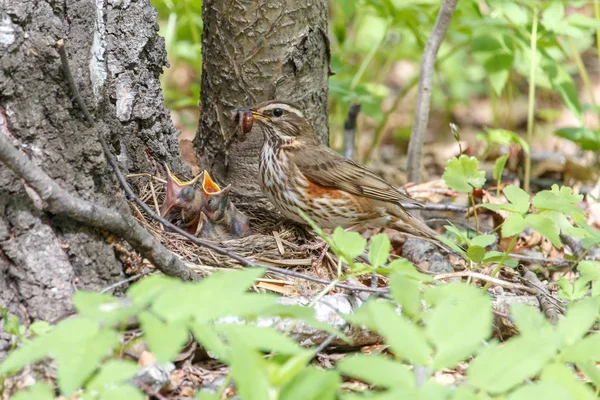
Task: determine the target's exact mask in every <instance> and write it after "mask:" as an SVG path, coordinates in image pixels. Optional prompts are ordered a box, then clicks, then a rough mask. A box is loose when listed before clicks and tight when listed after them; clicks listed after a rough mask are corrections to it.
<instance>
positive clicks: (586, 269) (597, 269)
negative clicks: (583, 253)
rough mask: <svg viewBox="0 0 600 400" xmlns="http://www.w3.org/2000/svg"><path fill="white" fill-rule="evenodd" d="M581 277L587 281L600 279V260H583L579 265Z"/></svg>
mask: <svg viewBox="0 0 600 400" xmlns="http://www.w3.org/2000/svg"><path fill="white" fill-rule="evenodd" d="M577 270H578V271H579V273H580V274H581V279H584V280H585V281H587V282H590V281H597V280H600V262H599V261H590V260H583V261H580V262H579V264H578V265H577Z"/></svg>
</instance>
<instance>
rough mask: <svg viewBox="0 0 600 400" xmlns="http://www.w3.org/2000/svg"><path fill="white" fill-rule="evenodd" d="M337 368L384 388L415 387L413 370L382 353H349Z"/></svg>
mask: <svg viewBox="0 0 600 400" xmlns="http://www.w3.org/2000/svg"><path fill="white" fill-rule="evenodd" d="M336 368H337V370H338V371H340V373H342V374H343V375H346V376H349V377H352V378H356V379H360V380H361V381H363V382H367V383H368V384H370V385H375V386H379V387H382V388H395V387H408V388H412V387H415V377H414V374H413V372H412V371H410V370H409V369H408V368H407V367H406V366H405V365H402V364H401V363H400V362H398V361H396V360H394V359H393V358H390V357H386V356H382V355H377V354H370V355H366V354H355V355H352V356H350V355H349V356H346V357H344V358H343V359H342V360H340V361H338V362H337V364H336Z"/></svg>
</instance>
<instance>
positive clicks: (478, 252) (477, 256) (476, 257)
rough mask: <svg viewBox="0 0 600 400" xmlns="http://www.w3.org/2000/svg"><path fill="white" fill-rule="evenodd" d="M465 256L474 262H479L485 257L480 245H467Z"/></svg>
mask: <svg viewBox="0 0 600 400" xmlns="http://www.w3.org/2000/svg"><path fill="white" fill-rule="evenodd" d="M467 257H469V260H471V261H473V262H475V263H480V262H481V261H483V259H484V258H485V249H484V248H483V247H481V246H469V248H468V249H467Z"/></svg>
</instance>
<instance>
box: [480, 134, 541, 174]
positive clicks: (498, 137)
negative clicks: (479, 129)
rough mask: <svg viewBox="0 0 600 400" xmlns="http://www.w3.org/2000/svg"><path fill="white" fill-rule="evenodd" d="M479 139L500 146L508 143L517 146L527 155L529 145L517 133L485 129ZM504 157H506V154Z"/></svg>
mask: <svg viewBox="0 0 600 400" xmlns="http://www.w3.org/2000/svg"><path fill="white" fill-rule="evenodd" d="M479 137H480V138H483V139H485V140H487V141H488V142H489V143H495V144H502V145H507V144H510V143H514V144H518V145H519V146H520V147H521V148H522V149H523V151H525V153H529V143H527V141H526V140H525V139H523V138H522V137H521V136H519V134H518V133H516V132H513V131H509V130H507V129H500V128H494V129H486V130H485V135H483V134H482V135H480V136H479ZM505 156H508V154H507V155H505ZM503 157H504V156H503ZM495 179H497V178H495Z"/></svg>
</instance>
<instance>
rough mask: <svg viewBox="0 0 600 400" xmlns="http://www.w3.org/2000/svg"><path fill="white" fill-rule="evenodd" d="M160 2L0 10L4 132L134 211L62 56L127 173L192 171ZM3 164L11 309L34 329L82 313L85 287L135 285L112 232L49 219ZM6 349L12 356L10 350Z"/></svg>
mask: <svg viewBox="0 0 600 400" xmlns="http://www.w3.org/2000/svg"><path fill="white" fill-rule="evenodd" d="M155 20H156V12H155V10H154V9H153V8H152V6H151V5H150V3H149V1H148V0H137V1H136V0H133V1H131V0H110V1H90V0H66V1H47V2H46V1H37V0H19V1H14V0H0V134H2V135H7V136H8V137H9V138H10V139H11V140H12V142H13V144H14V145H15V146H17V147H18V148H20V149H21V150H22V151H23V152H25V153H26V154H27V155H28V156H29V157H30V158H31V159H32V160H33V161H34V162H35V163H36V164H38V165H40V166H41V167H42V168H43V169H44V170H45V171H46V173H47V174H48V175H50V176H51V177H52V178H54V179H56V180H57V181H58V182H59V184H60V185H61V186H62V187H63V188H64V189H66V190H68V191H71V192H73V193H75V194H77V195H78V196H80V197H82V198H85V199H87V200H92V201H95V202H97V203H99V204H101V205H104V206H111V207H119V208H120V209H122V210H124V211H125V212H129V209H128V206H127V203H126V200H125V198H124V197H123V196H122V195H121V192H120V189H119V186H118V184H117V183H116V180H115V179H114V177H113V174H112V172H111V170H110V168H109V167H108V165H107V163H106V160H105V158H104V155H103V153H102V149H101V147H100V144H99V143H98V141H97V136H96V133H95V132H94V131H93V130H89V129H88V128H87V126H86V124H85V121H84V117H83V114H82V112H81V110H80V109H79V108H78V107H77V106H76V104H75V103H74V102H73V100H72V93H70V90H69V86H68V84H67V81H66V79H65V74H64V71H63V70H62V68H61V64H60V59H59V56H58V53H57V51H56V48H55V44H56V42H57V41H58V40H59V39H61V38H64V39H65V43H66V49H67V52H68V55H69V60H70V65H71V69H72V72H73V75H74V78H75V81H76V82H77V85H78V86H79V90H80V92H81V94H82V97H83V99H84V101H85V102H86V103H87V105H88V108H89V109H90V111H91V113H92V115H93V117H94V118H95V119H96V121H102V122H104V123H106V124H108V126H110V128H111V137H110V138H109V139H110V145H111V147H112V148H113V149H114V151H115V153H116V154H117V155H118V159H119V162H120V164H121V168H122V169H123V171H124V172H153V171H155V170H156V165H157V163H163V162H167V163H169V164H170V165H171V166H172V167H173V168H174V169H175V170H181V168H182V165H181V163H180V161H179V157H178V149H177V141H176V138H175V128H174V127H173V125H172V123H171V120H170V117H169V114H168V111H167V110H166V109H165V108H164V104H163V100H162V94H161V91H160V84H159V79H158V78H159V74H160V73H161V71H162V67H163V66H164V65H165V64H166V53H165V49H164V43H163V40H162V39H161V38H159V37H158V36H157V25H156V21H155ZM26 189H27V188H26V187H24V185H23V183H22V182H21V180H20V179H17V178H16V177H15V175H14V174H12V173H11V172H9V171H8V170H7V168H5V167H4V166H2V165H1V164H0V305H2V306H3V307H6V308H8V309H9V311H10V312H13V313H15V314H17V315H18V316H19V317H20V318H21V320H22V321H23V322H28V321H31V320H36V319H45V320H52V319H54V318H57V317H59V316H61V315H64V314H65V313H66V312H68V311H70V310H71V307H72V306H71V299H72V296H73V293H74V292H75V291H76V290H78V289H88V290H97V289H99V288H102V287H104V286H106V285H108V284H110V283H113V282H115V281H118V280H120V279H122V278H123V271H122V264H121V262H120V261H119V253H118V251H117V249H116V248H114V247H113V246H111V244H109V243H108V241H107V238H106V237H105V235H104V234H103V232H99V231H97V230H94V229H93V228H90V227H85V226H81V224H78V223H75V222H73V221H72V220H70V219H68V218H63V217H57V216H53V215H50V214H47V213H44V212H41V211H39V209H38V208H36V206H35V196H29V195H28V192H27V191H26ZM0 348H2V347H1V346H0Z"/></svg>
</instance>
